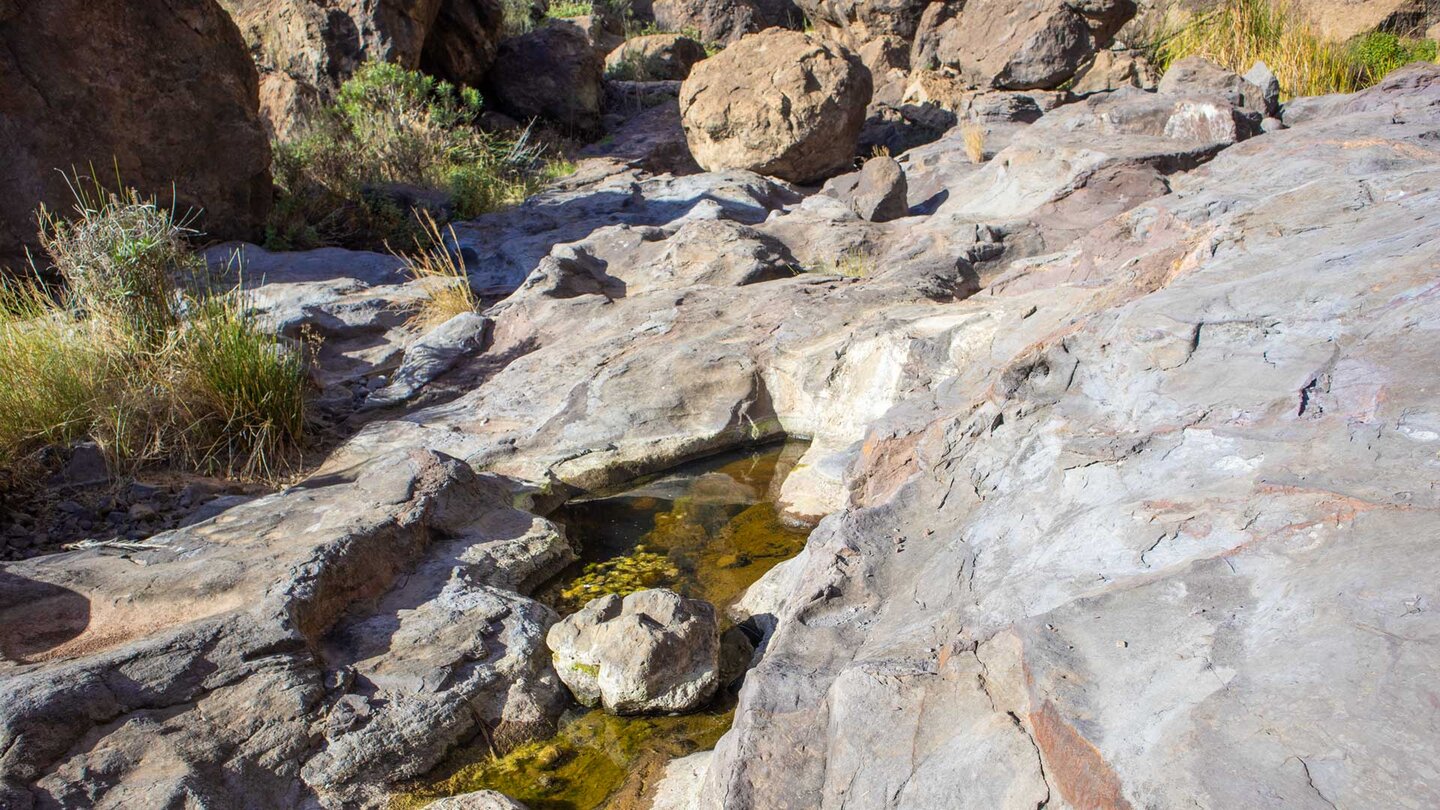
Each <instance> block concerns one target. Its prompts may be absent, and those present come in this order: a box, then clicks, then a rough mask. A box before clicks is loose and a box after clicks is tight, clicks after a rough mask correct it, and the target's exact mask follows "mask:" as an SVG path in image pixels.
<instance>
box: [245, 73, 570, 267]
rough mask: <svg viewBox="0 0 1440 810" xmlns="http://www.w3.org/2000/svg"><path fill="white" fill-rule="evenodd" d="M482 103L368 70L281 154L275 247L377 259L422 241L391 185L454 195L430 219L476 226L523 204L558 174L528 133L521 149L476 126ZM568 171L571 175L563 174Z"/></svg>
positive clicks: (442, 85)
mask: <svg viewBox="0 0 1440 810" xmlns="http://www.w3.org/2000/svg"><path fill="white" fill-rule="evenodd" d="M480 110H481V99H480V94H479V93H478V92H477V91H475V90H471V89H457V88H456V87H454V86H453V85H450V84H448V83H446V82H441V81H437V80H436V79H433V78H431V77H429V76H426V75H424V74H421V73H417V72H414V71H407V70H405V69H403V68H400V67H398V66H396V65H391V64H387V63H383V62H377V63H370V64H367V65H365V66H363V67H362V68H361V69H360V70H359V71H358V72H357V73H356V74H355V76H354V77H352V78H351V79H350V80H349V81H347V82H346V83H345V84H344V85H343V86H342V87H341V88H340V91H339V93H338V95H337V97H336V100H335V102H334V103H333V104H332V105H330V106H328V107H326V108H324V109H322V110H319V111H318V112H317V113H316V115H314V116H313V117H312V119H311V120H310V121H309V122H308V124H307V125H306V126H305V127H304V128H303V130H302V132H301V134H300V135H299V136H298V137H296V138H294V139H292V140H289V141H285V142H281V143H278V144H276V147H275V163H274V172H275V184H276V188H277V190H278V194H277V200H276V206H275V210H274V213H273V215H272V217H271V221H270V225H269V228H268V232H267V242H268V244H269V246H270V247H273V248H279V249H296V248H308V247H317V246H321V245H344V246H347V247H356V248H369V249H378V248H381V247H383V246H384V245H386V244H389V243H394V244H410V243H411V242H412V241H413V240H414V239H415V238H416V237H417V236H423V229H421V227H420V222H419V219H418V218H417V216H416V213H415V212H413V211H407V210H403V209H402V208H401V206H400V205H399V204H397V203H396V202H395V200H394V199H393V195H390V194H388V193H387V191H386V186H387V185H388V184H402V185H407V186H418V187H420V188H422V189H426V190H431V191H440V192H444V193H446V194H448V195H449V197H450V203H451V204H450V205H449V206H444V207H437V208H436V210H431V211H430V212H429V213H430V214H432V215H434V216H437V217H439V218H440V219H441V224H444V222H445V221H447V218H446V215H447V214H453V215H454V216H455V217H459V218H472V217H476V216H479V215H480V214H483V213H486V212H488V211H494V210H496V209H499V208H502V207H505V206H507V205H511V204H514V203H516V202H518V201H520V200H523V199H524V198H525V197H526V196H528V195H530V194H532V193H534V192H535V191H536V190H538V187H539V186H540V185H541V184H542V183H543V182H545V181H546V180H548V179H550V178H552V177H553V176H554V174H555V172H556V171H557V169H556V164H551V163H548V162H546V161H544V160H542V159H541V151H542V150H541V149H540V148H538V147H536V146H534V145H533V144H532V143H531V141H530V137H529V133H528V131H527V132H526V133H525V134H523V135H522V136H521V137H519V138H518V139H509V138H504V137H500V136H497V135H493V134H490V133H486V132H483V131H481V130H480V129H479V128H478V127H477V126H476V121H477V119H478V117H479V115H480ZM562 168H563V167H562Z"/></svg>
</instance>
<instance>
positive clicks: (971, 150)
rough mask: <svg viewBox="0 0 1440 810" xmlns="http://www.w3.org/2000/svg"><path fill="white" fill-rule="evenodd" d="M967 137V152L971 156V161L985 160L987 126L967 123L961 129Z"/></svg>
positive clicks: (979, 161) (980, 161)
mask: <svg viewBox="0 0 1440 810" xmlns="http://www.w3.org/2000/svg"><path fill="white" fill-rule="evenodd" d="M961 134H962V135H963V136H964V138H965V154H967V155H969V156H970V162H971V163H984V162H985V128H984V127H981V126H978V125H976V124H966V125H965V126H964V128H963V129H962V130H961Z"/></svg>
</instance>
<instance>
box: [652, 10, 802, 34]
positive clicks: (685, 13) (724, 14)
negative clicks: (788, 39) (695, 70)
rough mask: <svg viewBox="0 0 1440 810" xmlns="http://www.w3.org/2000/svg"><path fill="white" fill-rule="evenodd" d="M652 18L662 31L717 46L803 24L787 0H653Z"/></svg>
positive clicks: (798, 13) (796, 27)
mask: <svg viewBox="0 0 1440 810" xmlns="http://www.w3.org/2000/svg"><path fill="white" fill-rule="evenodd" d="M653 14H654V20H655V22H656V24H657V25H658V26H659V27H660V28H661V29H663V30H666V31H693V32H695V33H696V34H697V35H698V36H699V37H700V39H701V40H702V41H704V42H708V43H716V44H721V45H728V44H730V43H733V42H735V41H736V40H738V39H740V38H741V37H743V36H745V35H746V34H753V33H755V32H757V31H761V30H764V29H766V28H773V27H780V28H794V29H798V28H800V26H801V23H802V22H803V21H804V20H803V17H802V16H801V14H800V12H799V9H797V8H796V7H795V4H794V3H792V2H790V0H655V2H654V4H653Z"/></svg>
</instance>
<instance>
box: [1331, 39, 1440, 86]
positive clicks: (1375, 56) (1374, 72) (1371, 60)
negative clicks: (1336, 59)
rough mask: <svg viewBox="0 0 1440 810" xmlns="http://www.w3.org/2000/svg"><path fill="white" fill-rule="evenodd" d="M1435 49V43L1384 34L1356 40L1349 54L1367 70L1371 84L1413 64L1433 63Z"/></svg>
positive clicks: (1351, 44)
mask: <svg viewBox="0 0 1440 810" xmlns="http://www.w3.org/2000/svg"><path fill="white" fill-rule="evenodd" d="M1435 49H1436V46H1435V40H1433V39H1412V38H1408V37H1400V36H1397V35H1395V34H1391V33H1388V32H1384V31H1375V32H1373V33H1370V34H1366V35H1364V36H1361V37H1356V38H1355V39H1354V40H1352V41H1351V42H1350V53H1351V54H1352V55H1353V56H1354V58H1355V60H1356V61H1357V62H1359V63H1360V64H1361V65H1362V66H1363V67H1364V69H1365V73H1366V76H1367V79H1368V81H1369V83H1371V84H1373V83H1375V82H1378V81H1380V80H1381V79H1383V78H1385V76H1386V75H1388V74H1389V73H1390V72H1391V71H1392V70H1395V69H1396V68H1399V67H1404V66H1405V65H1408V64H1410V63H1411V62H1434V61H1435Z"/></svg>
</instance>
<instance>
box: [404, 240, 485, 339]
mask: <svg viewBox="0 0 1440 810" xmlns="http://www.w3.org/2000/svg"><path fill="white" fill-rule="evenodd" d="M422 219H423V221H422V223H421V224H422V227H423V228H424V236H423V238H422V239H420V240H417V243H416V246H415V251H414V252H412V253H408V254H397V255H398V256H399V258H400V259H401V260H402V261H403V262H405V272H406V273H407V274H408V275H409V276H410V277H411V278H412V279H415V280H416V281H423V282H425V283H426V285H427V293H428V297H427V298H426V299H425V301H424V303H422V304H421V305H420V309H419V310H418V311H416V313H415V314H414V315H412V316H411V317H410V325H411V326H412V327H413V328H415V329H417V330H420V331H425V330H428V329H430V328H432V327H436V326H439V325H440V324H442V323H445V322H446V321H448V320H450V319H451V318H453V317H455V316H456V315H460V314H463V313H466V312H476V311H478V310H479V309H480V299H479V297H478V296H476V295H475V291H474V290H473V289H472V288H471V287H470V277H469V275H468V274H467V273H466V271H465V261H464V260H463V259H462V258H461V257H460V255H459V253H457V252H455V251H452V250H451V249H450V247H449V246H450V245H451V244H455V243H456V241H457V240H456V237H455V229H454V228H450V229H449V235H450V239H449V241H448V243H447V241H446V239H445V237H444V235H443V234H442V233H441V230H440V225H439V224H438V223H437V222H435V220H434V218H432V217H430V216H429V215H428V214H426V215H424V216H423V217H422Z"/></svg>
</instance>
